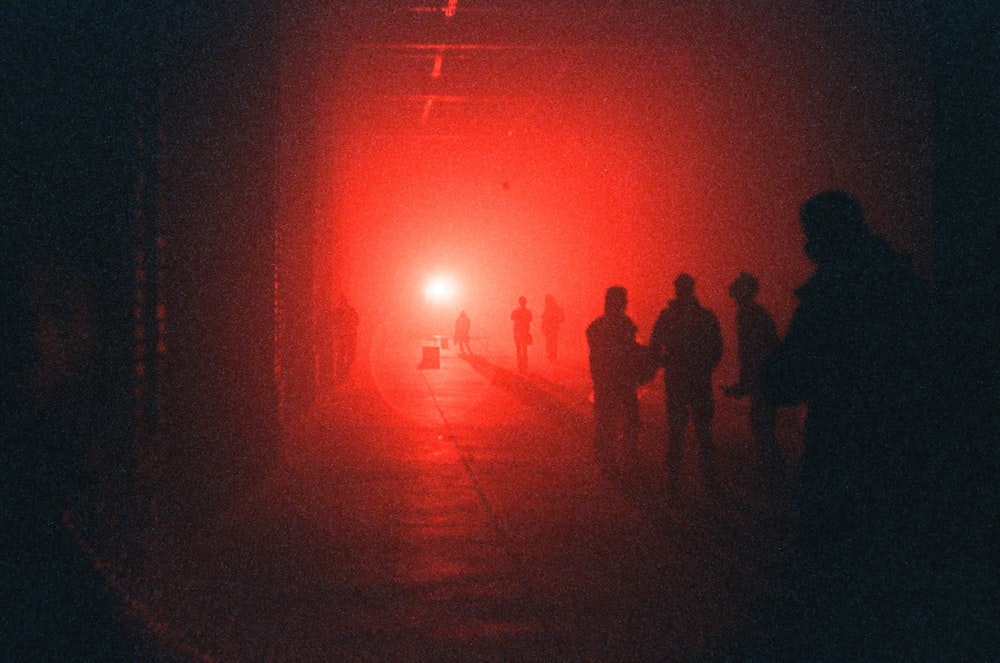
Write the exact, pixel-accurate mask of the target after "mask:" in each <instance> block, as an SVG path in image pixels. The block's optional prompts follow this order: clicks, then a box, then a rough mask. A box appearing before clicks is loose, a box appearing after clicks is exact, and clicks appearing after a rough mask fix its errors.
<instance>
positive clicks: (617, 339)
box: [587, 286, 652, 465]
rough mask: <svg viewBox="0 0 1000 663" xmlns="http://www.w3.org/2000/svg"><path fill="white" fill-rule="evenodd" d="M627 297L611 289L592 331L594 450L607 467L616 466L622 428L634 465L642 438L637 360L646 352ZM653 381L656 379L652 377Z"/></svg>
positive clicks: (622, 291)
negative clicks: (614, 456)
mask: <svg viewBox="0 0 1000 663" xmlns="http://www.w3.org/2000/svg"><path fill="white" fill-rule="evenodd" d="M627 307H628V292H627V291H626V290H625V288H623V287H621V286H612V287H610V288H608V289H607V291H606V292H605V294H604V315H602V316H601V317H599V318H597V319H596V320H594V321H593V322H591V323H590V325H589V326H588V327H587V345H588V346H589V348H590V356H589V359H590V377H591V379H592V380H593V382H594V423H595V426H594V448H595V451H596V453H597V459H598V461H600V462H601V463H602V464H605V465H607V464H611V462H612V461H613V455H614V454H613V450H614V448H615V446H616V442H617V438H618V431H619V426H620V428H621V437H622V444H623V446H624V449H625V452H626V454H627V457H628V459H629V462H630V463H634V462H635V461H636V458H637V455H638V439H639V398H638V396H637V394H636V392H637V390H638V387H639V382H640V381H641V379H637V376H636V371H635V368H634V367H635V357H636V354H637V352H638V351H640V350H642V349H644V348H642V346H641V345H639V343H638V342H637V341H636V338H635V336H636V332H637V331H638V328H637V327H636V325H635V323H634V322H632V319H631V318H630V317H629V316H628V315H626V314H625V309H626V308H627ZM650 379H652V378H650Z"/></svg>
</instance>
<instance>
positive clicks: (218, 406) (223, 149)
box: [160, 1, 278, 513]
mask: <svg viewBox="0 0 1000 663" xmlns="http://www.w3.org/2000/svg"><path fill="white" fill-rule="evenodd" d="M162 20H165V21H166V23H165V24H164V26H163V28H162V32H161V34H162V44H161V46H160V48H161V53H160V57H161V67H162V69H161V71H162V82H161V88H160V98H161V104H162V110H161V131H162V137H161V140H162V160H161V164H160V172H161V179H162V183H161V184H162V192H163V194H162V197H163V205H162V210H161V213H160V224H161V228H162V233H163V235H164V242H165V252H166V261H165V262H166V265H167V266H166V269H167V270H168V283H169V288H168V289H167V292H166V308H167V312H168V313H167V314H168V319H169V329H170V331H169V332H168V336H167V339H166V340H167V344H168V348H169V353H170V358H169V360H168V362H167V365H166V368H165V374H164V399H165V402H164V405H163V407H164V408H166V409H167V410H168V411H169V413H170V416H169V419H168V424H169V426H168V429H167V430H166V431H165V435H167V436H168V437H169V445H170V446H171V449H172V456H173V458H174V460H175V462H176V464H177V465H178V466H179V467H181V468H183V472H182V473H181V478H180V479H179V483H180V486H181V490H179V491H178V494H179V495H183V496H184V499H185V500H194V501H195V502H196V504H197V505H201V504H207V505H211V504H212V499H211V497H212V496H213V495H214V496H218V497H219V498H222V499H225V498H227V497H228V496H231V495H234V494H237V493H238V492H239V491H240V489H242V488H243V487H245V486H246V485H247V484H248V483H250V482H252V481H254V480H255V479H256V478H257V477H259V476H260V473H261V472H262V471H264V470H266V469H267V468H268V467H269V466H270V465H271V464H272V463H273V462H274V461H275V459H276V453H277V436H278V425H277V422H278V414H277V389H276V382H275V370H274V369H275V353H274V338H275V324H274V311H275V299H274V283H275V270H274V246H275V235H274V215H275V208H276V182H275V166H274V162H275V158H274V155H275V141H276V131H275V112H276V69H275V66H274V65H275V60H274V54H275V42H276V40H275V33H274V31H275V29H276V11H275V7H274V3H271V2H266V1H260V2H251V3H243V2H232V3H202V4H200V5H192V4H191V3H188V5H185V8H183V9H182V8H175V7H171V8H170V9H169V10H168V11H167V12H166V18H165V19H162ZM184 511H185V512H194V513H197V511H198V508H197V506H196V505H191V507H190V509H184Z"/></svg>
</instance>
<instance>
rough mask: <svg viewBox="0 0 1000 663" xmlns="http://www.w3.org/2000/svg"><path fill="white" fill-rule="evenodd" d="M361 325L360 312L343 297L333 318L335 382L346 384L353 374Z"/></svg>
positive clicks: (334, 311)
mask: <svg viewBox="0 0 1000 663" xmlns="http://www.w3.org/2000/svg"><path fill="white" fill-rule="evenodd" d="M359 324H360V318H359V317H358V312H357V311H356V310H355V308H354V307H353V306H351V305H350V303H348V301H347V297H346V296H344V295H341V296H340V299H339V300H338V302H337V306H336V308H334V309H333V314H332V316H331V327H332V329H331V333H332V335H333V352H334V359H333V363H334V367H333V377H334V381H335V382H344V381H345V380H347V378H348V377H349V376H350V374H351V366H352V365H353V364H354V358H355V355H356V354H357V348H358V325H359Z"/></svg>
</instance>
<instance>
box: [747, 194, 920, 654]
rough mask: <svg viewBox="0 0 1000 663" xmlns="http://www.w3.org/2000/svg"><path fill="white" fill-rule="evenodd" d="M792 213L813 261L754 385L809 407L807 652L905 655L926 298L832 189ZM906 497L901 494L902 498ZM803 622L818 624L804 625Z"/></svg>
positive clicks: (804, 578) (805, 459) (801, 517)
mask: <svg viewBox="0 0 1000 663" xmlns="http://www.w3.org/2000/svg"><path fill="white" fill-rule="evenodd" d="M799 220H800V223H801V226H802V230H803V232H804V234H805V237H806V243H805V245H804V251H805V253H806V255H807V256H808V258H809V259H810V261H812V262H813V263H814V265H815V266H816V270H815V272H814V273H813V275H812V277H811V278H810V279H809V280H808V281H807V282H806V283H805V284H804V285H802V286H800V287H799V288H798V289H797V290H796V291H795V296H796V297H797V299H798V302H799V303H798V307H797V308H796V310H795V312H794V314H793V316H792V319H791V321H790V323H789V328H788V331H787V333H786V335H785V338H784V340H783V341H782V342H781V343H780V344H779V345H778V346H777V348H776V349H775V351H774V352H773V353H772V355H771V357H770V358H769V359H768V360H767V362H766V363H765V364H764V366H763V369H762V372H761V383H760V384H761V393H762V394H763V396H764V397H765V398H767V399H769V400H770V401H771V402H772V403H774V404H778V405H792V404H797V403H804V404H806V406H807V413H806V423H805V433H804V438H805V440H804V448H803V451H802V455H801V459H800V461H799V482H800V486H799V493H800V494H799V496H798V505H797V506H798V511H799V513H798V527H797V548H798V551H799V557H800V558H801V559H800V561H799V563H800V567H801V568H800V569H799V570H800V573H798V574H796V577H797V578H798V580H799V586H798V590H799V593H801V595H802V596H803V598H804V600H803V602H802V604H803V605H806V606H809V608H810V610H811V611H813V612H812V614H807V615H806V616H805V618H806V619H812V620H814V621H815V622H817V623H819V624H820V625H821V626H820V628H821V629H822V631H823V632H824V633H825V635H824V638H823V640H822V641H821V642H808V643H805V644H804V645H803V646H804V647H807V648H808V649H807V651H806V652H804V653H805V654H806V655H807V658H809V659H810V660H847V659H850V658H856V657H857V654H858V653H859V652H864V653H865V656H866V657H869V658H874V659H877V660H914V658H921V657H920V656H913V655H914V654H915V653H916V652H913V651H910V650H909V648H911V647H913V646H914V645H913V644H912V643H913V642H916V641H917V640H918V638H916V637H915V636H916V635H917V634H915V633H914V632H912V631H910V632H909V633H908V634H907V630H906V629H905V628H901V626H902V625H903V624H913V623H915V622H914V621H913V620H912V619H911V618H912V617H913V615H905V614H903V613H901V612H900V611H901V610H909V609H910V608H909V606H910V605H912V604H914V602H913V601H911V600H909V598H902V597H901V595H900V594H899V593H898V592H900V590H902V589H903V585H904V584H905V583H904V582H903V581H902V579H903V578H904V577H906V575H907V574H908V573H911V572H912V569H913V568H916V567H919V566H920V564H918V563H916V562H915V560H914V557H913V556H912V553H913V549H914V548H913V545H912V543H913V541H912V539H911V537H912V535H913V533H914V532H915V531H917V530H918V529H919V525H920V524H919V523H918V522H916V520H915V519H914V517H913V515H912V514H913V513H914V512H916V511H917V507H918V505H919V503H920V502H922V501H925V500H926V499H928V495H927V494H920V495H913V492H914V487H915V486H917V485H920V483H921V481H922V479H921V475H923V474H926V473H925V472H923V471H921V472H915V471H914V468H915V467H916V465H915V464H914V462H913V456H912V455H911V454H913V453H915V452H917V450H918V449H919V447H920V444H919V436H918V435H917V434H916V433H917V430H916V429H917V428H918V427H920V424H918V423H917V422H919V421H920V420H921V414H920V413H921V410H922V409H923V406H922V405H921V402H922V401H923V400H924V399H923V397H922V396H920V392H919V390H920V388H921V386H922V385H924V384H926V383H927V382H928V381H929V380H928V379H927V378H928V375H927V371H926V368H925V364H924V362H925V360H926V354H925V352H924V351H925V349H926V347H927V346H926V345H925V342H924V340H923V337H922V334H924V333H925V332H926V330H927V329H928V328H929V327H928V322H929V321H928V320H927V316H926V315H925V313H924V310H925V306H926V301H927V300H926V297H925V294H924V288H923V285H922V283H921V282H920V280H919V278H918V277H917V276H916V274H915V272H914V270H913V269H912V267H911V265H910V262H909V260H908V259H907V258H906V257H904V256H902V255H901V254H898V253H897V252H895V251H894V250H893V249H892V248H891V247H890V246H889V244H888V243H887V242H886V241H884V240H883V239H881V238H879V237H877V236H876V235H874V234H873V233H872V232H871V230H870V228H869V226H868V222H867V220H866V218H865V215H864V213H863V212H862V208H861V206H860V204H859V203H858V202H857V200H855V199H854V198H853V197H852V196H850V195H849V194H847V193H845V192H843V191H825V192H823V193H819V194H817V195H815V196H813V197H811V198H809V199H808V200H807V201H806V202H805V204H804V205H803V206H802V208H801V210H800V213H799ZM907 495H910V497H907ZM801 630H803V631H805V630H809V631H810V632H812V631H815V630H816V629H809V628H808V627H807V628H806V629H801Z"/></svg>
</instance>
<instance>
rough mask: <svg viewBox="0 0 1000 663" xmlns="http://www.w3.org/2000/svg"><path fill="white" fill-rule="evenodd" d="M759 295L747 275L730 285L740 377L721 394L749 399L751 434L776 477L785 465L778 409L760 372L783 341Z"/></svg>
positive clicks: (766, 464) (754, 280)
mask: <svg viewBox="0 0 1000 663" xmlns="http://www.w3.org/2000/svg"><path fill="white" fill-rule="evenodd" d="M759 291H760V283H759V282H758V281H757V277H755V276H754V275H753V274H748V273H746V272H740V273H739V275H738V276H737V277H736V278H735V279H734V280H733V282H732V283H730V284H729V296H730V297H732V298H733V300H734V301H735V302H736V337H737V349H736V355H737V359H738V361H739V367H740V374H739V379H738V381H737V382H736V384H733V385H729V386H726V387H723V389H722V391H723V393H725V394H726V395H727V396H731V397H733V398H749V399H750V431H751V432H752V434H753V438H754V442H755V443H756V445H757V453H758V454H759V456H760V460H761V463H762V465H763V467H764V468H765V470H766V471H768V472H769V473H773V472H776V471H780V470H781V469H782V467H783V466H784V462H785V461H784V456H783V455H782V453H781V449H780V447H779V446H778V440H777V437H776V435H775V423H776V421H777V416H778V408H777V407H776V406H775V405H774V404H773V403H771V402H769V401H767V400H766V399H765V398H764V397H763V394H761V391H760V370H761V366H762V365H763V364H764V362H765V361H766V360H767V358H768V357H769V356H770V355H771V353H772V352H773V351H774V349H775V348H776V347H777V346H778V343H780V342H781V339H780V338H779V337H778V330H777V327H776V326H775V324H774V319H773V318H772V317H771V314H770V313H768V312H767V309H765V308H764V307H763V306H761V305H760V304H759V303H758V302H757V301H756V300H755V297H756V296H757V293H758V292H759Z"/></svg>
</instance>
